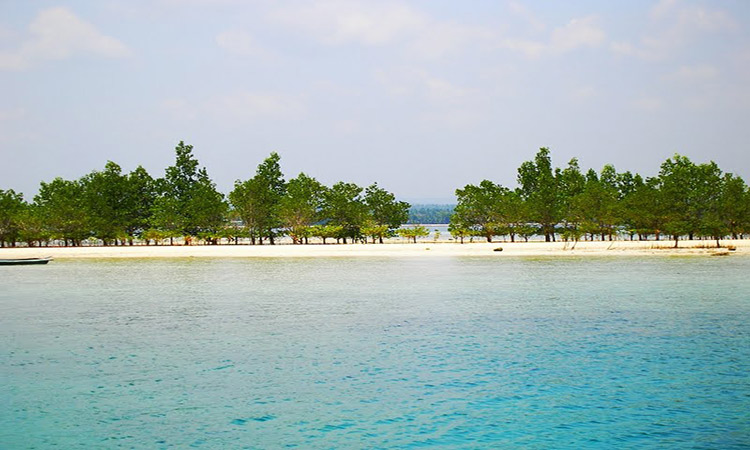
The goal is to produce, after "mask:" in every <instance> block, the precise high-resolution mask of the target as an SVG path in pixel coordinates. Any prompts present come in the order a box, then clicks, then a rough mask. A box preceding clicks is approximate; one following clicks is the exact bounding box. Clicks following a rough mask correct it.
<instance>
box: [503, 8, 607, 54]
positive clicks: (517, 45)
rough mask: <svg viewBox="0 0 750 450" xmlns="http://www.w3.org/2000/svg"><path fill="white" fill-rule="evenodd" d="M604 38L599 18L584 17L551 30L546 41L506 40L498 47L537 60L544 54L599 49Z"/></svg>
mask: <svg viewBox="0 0 750 450" xmlns="http://www.w3.org/2000/svg"><path fill="white" fill-rule="evenodd" d="M606 37H607V36H606V33H605V32H604V30H602V28H601V27H600V26H599V18H598V17H597V16H586V17H580V18H574V19H571V20H570V21H569V22H568V23H566V24H565V25H563V26H561V27H557V28H555V29H553V30H552V32H551V33H550V36H549V39H548V40H546V41H544V40H530V39H515V38H507V39H503V40H501V41H500V47H502V48H505V49H508V50H512V51H517V52H520V53H523V54H524V55H526V56H527V57H529V58H537V57H539V56H542V55H544V54H562V53H566V52H570V51H573V50H577V49H579V48H584V47H589V48H595V47H599V46H601V45H602V44H603V43H604V42H605V40H606Z"/></svg>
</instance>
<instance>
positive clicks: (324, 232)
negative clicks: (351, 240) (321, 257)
mask: <svg viewBox="0 0 750 450" xmlns="http://www.w3.org/2000/svg"><path fill="white" fill-rule="evenodd" d="M343 231H344V227H342V226H340V225H313V226H311V227H310V236H314V237H319V238H320V239H322V240H323V244H325V243H326V239H336V238H337V237H338V236H341V234H342V233H343Z"/></svg>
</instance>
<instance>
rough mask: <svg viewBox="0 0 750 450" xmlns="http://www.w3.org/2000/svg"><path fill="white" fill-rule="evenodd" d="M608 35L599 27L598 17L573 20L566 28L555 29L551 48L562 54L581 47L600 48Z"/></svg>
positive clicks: (551, 38)
mask: <svg viewBox="0 0 750 450" xmlns="http://www.w3.org/2000/svg"><path fill="white" fill-rule="evenodd" d="M605 38H606V35H605V33H604V31H603V30H602V29H601V28H600V27H599V24H598V19H597V18H596V16H587V17H582V18H578V19H572V20H571V21H570V22H568V23H566V24H565V25H564V26H562V27H559V28H555V29H554V30H553V31H552V36H551V37H550V48H551V49H552V51H554V52H558V53H562V52H567V51H571V50H575V49H577V48H581V47H598V46H600V45H602V44H603V43H604V40H605Z"/></svg>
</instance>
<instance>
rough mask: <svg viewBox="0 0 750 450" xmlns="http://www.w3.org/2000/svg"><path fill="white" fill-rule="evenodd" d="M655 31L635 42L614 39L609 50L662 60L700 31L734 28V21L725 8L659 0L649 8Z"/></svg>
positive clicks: (696, 35)
mask: <svg viewBox="0 0 750 450" xmlns="http://www.w3.org/2000/svg"><path fill="white" fill-rule="evenodd" d="M649 18H650V21H651V26H652V27H653V28H654V29H655V31H654V32H652V33H650V34H647V35H644V36H643V37H641V39H640V40H639V42H638V43H637V44H633V43H630V42H615V43H613V44H612V45H611V46H610V49H611V50H612V51H613V52H615V53H619V54H622V55H626V56H634V57H637V58H641V59H646V60H662V59H665V58H667V57H669V56H670V55H672V54H674V52H675V50H676V49H679V48H682V47H684V46H686V45H687V44H689V43H690V42H692V41H694V40H695V39H697V38H698V37H699V36H700V35H701V34H706V33H720V32H726V31H735V30H737V29H738V28H739V27H738V25H737V22H736V21H735V20H734V19H733V18H732V17H731V16H729V14H727V13H726V12H725V11H722V10H719V9H707V8H703V7H701V6H697V5H688V6H683V5H682V3H681V2H679V1H678V0H662V1H660V2H659V3H657V4H656V5H655V6H654V7H653V8H652V9H651V11H650V13H649Z"/></svg>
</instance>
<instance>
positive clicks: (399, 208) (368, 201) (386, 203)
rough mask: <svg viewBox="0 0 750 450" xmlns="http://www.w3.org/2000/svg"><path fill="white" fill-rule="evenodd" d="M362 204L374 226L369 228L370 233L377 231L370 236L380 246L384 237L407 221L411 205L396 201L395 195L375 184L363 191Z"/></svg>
mask: <svg viewBox="0 0 750 450" xmlns="http://www.w3.org/2000/svg"><path fill="white" fill-rule="evenodd" d="M364 203H365V205H367V209H368V210H369V215H370V219H371V220H372V222H373V223H374V224H375V227H374V228H372V227H371V231H372V230H375V231H377V232H376V233H375V234H374V235H373V234H370V236H373V237H376V238H377V239H378V241H379V242H380V243H381V244H382V243H383V238H384V237H387V236H389V235H391V234H392V233H393V232H394V231H395V230H396V229H398V228H399V227H400V226H401V225H402V224H404V223H406V222H407V221H408V220H409V208H410V207H411V205H409V204H408V203H406V202H401V201H397V200H396V196H395V195H393V194H392V193H390V192H388V191H386V190H385V189H382V188H381V187H379V186H378V185H377V183H374V184H372V185H371V186H369V187H367V189H365V197H364ZM383 227H385V230H384V231H382V230H383ZM381 231H382V232H381ZM366 234H367V233H366Z"/></svg>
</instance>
